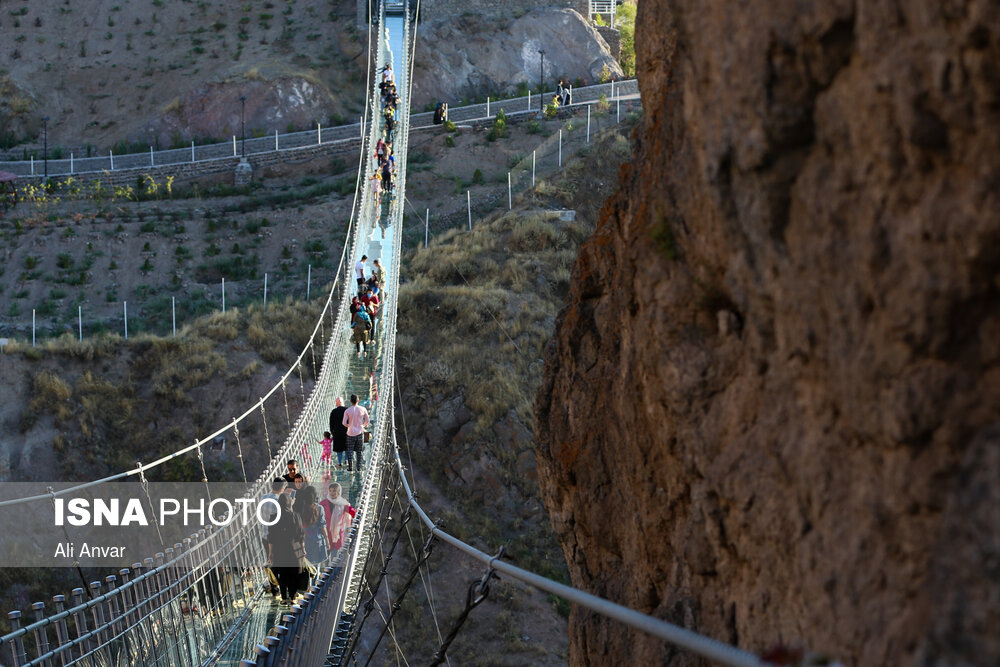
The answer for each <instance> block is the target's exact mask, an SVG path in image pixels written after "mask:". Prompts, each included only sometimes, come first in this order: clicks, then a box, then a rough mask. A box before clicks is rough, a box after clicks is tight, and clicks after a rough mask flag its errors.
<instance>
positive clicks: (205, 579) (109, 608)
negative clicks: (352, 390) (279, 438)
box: [0, 92, 377, 665]
mask: <svg viewBox="0 0 1000 667" xmlns="http://www.w3.org/2000/svg"><path fill="white" fill-rule="evenodd" d="M372 94H373V96H374V94H375V93H374V92H373V93H372ZM375 99H376V100H377V98H375ZM373 131H374V130H373ZM366 152H368V151H367V148H366V147H364V146H363V147H362V154H361V157H362V158H363V157H364V156H365V154H366ZM359 164H360V161H359ZM364 183H365V182H364V181H363V179H361V174H360V173H359V175H358V187H360V188H364V187H365V186H364ZM358 199H363V198H359V197H356V198H355V200H358ZM363 214H364V211H363V210H361V209H356V210H355V212H354V213H353V214H352V221H351V225H350V227H349V231H348V233H349V236H350V239H349V242H348V243H345V245H344V251H343V253H342V255H341V258H340V265H339V267H338V270H337V275H338V277H337V279H336V280H335V282H334V285H333V287H332V288H331V290H330V292H329V294H328V296H327V299H326V302H325V304H324V307H323V310H322V313H321V315H320V317H319V319H318V320H317V321H316V323H315V326H314V328H313V331H312V334H311V336H310V339H309V342H308V343H307V344H306V346H305V347H304V349H303V350H302V352H301V353H300V354H299V356H298V358H297V359H296V361H295V362H294V363H293V364H292V365H291V367H290V368H289V369H288V371H287V372H286V373H285V374H284V375H283V376H282V377H281V379H280V380H279V381H278V382H277V383H276V384H275V385H274V386H273V387H272V388H271V389H270V391H269V392H268V393H267V394H266V395H265V396H264V397H262V398H261V399H260V400H259V401H257V402H256V403H254V404H253V405H252V406H251V407H250V408H248V409H247V410H246V411H245V412H244V413H243V414H242V415H240V416H239V417H238V418H234V419H233V420H232V422H231V423H228V424H226V425H225V426H223V427H222V428H220V429H218V430H217V431H216V432H215V433H212V434H211V435H209V436H207V437H205V438H203V439H200V440H198V441H196V442H195V443H194V444H192V445H189V446H187V447H183V448H181V449H179V450H177V451H174V452H171V453H169V454H166V455H164V456H162V457H160V458H159V459H157V460H156V461H153V462H152V463H149V464H146V465H143V464H137V465H136V467H135V468H133V469H132V470H128V471H125V472H122V473H117V474H114V475H110V476H108V477H105V478H103V479H100V480H94V481H91V482H86V483H83V484H78V485H74V486H72V487H70V488H67V489H62V490H60V491H50V492H49V493H46V494H39V495H36V496H31V497H26V498H19V499H16V500H12V501H3V502H0V506H2V507H7V506H10V505H16V504H21V503H32V502H51V501H52V499H54V498H55V497H56V496H61V495H66V494H71V493H75V492H77V491H80V490H82V489H85V488H90V487H93V486H98V485H101V484H105V483H108V482H112V481H117V480H125V479H129V478H139V479H142V480H145V475H146V474H147V473H148V472H149V471H150V470H151V469H155V468H158V467H159V466H162V465H164V464H167V463H168V462H170V461H173V460H174V459H176V458H179V457H182V456H185V455H191V456H194V455H197V457H198V460H199V462H200V463H201V464H202V474H203V476H204V475H205V470H204V464H203V458H202V448H203V447H204V446H206V445H208V444H209V443H211V442H212V441H213V440H214V439H215V438H216V437H217V436H221V435H224V434H232V435H233V436H234V437H235V441H236V443H237V447H238V448H239V452H240V453H239V459H240V464H241V467H242V470H243V478H244V482H245V483H246V487H247V493H246V497H247V498H259V497H260V496H261V495H263V494H264V493H265V492H267V491H269V490H270V481H271V480H272V479H273V478H274V477H276V476H278V475H280V474H281V473H282V472H284V462H285V460H286V459H287V458H296V457H297V455H298V452H299V450H300V449H301V447H302V443H303V442H307V441H308V438H310V437H311V436H312V435H313V433H315V431H316V430H317V429H318V430H319V431H320V432H322V430H323V429H324V427H325V425H326V423H327V417H328V415H329V413H330V410H331V409H332V407H333V405H332V403H333V398H334V396H336V395H337V393H338V392H339V391H340V390H341V389H342V387H343V385H344V378H345V377H346V374H347V365H346V355H344V354H343V350H342V346H341V345H340V344H339V342H340V341H341V340H342V339H344V338H345V336H346V332H347V331H348V316H349V313H348V301H349V298H348V297H349V293H350V290H349V286H350V285H351V281H350V280H349V276H350V272H351V266H353V265H352V264H348V263H346V259H347V258H348V257H354V256H356V255H357V253H358V252H359V247H360V242H361V239H362V229H365V230H367V229H368V228H370V224H369V223H368V222H365V221H363V220H362V217H363ZM369 220H370V217H369ZM328 325H329V331H328V332H327V326H328ZM327 333H328V334H329V336H327ZM317 350H318V351H319V364H320V365H319V372H318V374H317V373H316V368H317V366H316V361H317V360H316V356H317V355H316V352H317ZM310 361H311V362H312V367H313V370H314V373H313V377H316V381H315V383H314V384H313V386H312V387H310V388H309V391H308V397H306V388H305V383H304V382H303V372H302V366H303V364H306V365H307V366H308V364H309V362H310ZM296 373H297V374H298V376H299V377H298V380H299V381H298V384H299V389H300V391H301V392H302V395H303V399H304V407H303V409H302V410H301V411H300V412H299V413H298V415H297V416H296V417H295V420H294V423H291V415H290V413H289V410H288V402H287V393H286V385H287V384H289V383H294V379H295V378H294V375H295V374H296ZM317 375H318V377H317ZM280 398H283V399H284V412H285V417H286V420H287V421H288V422H289V432H288V436H287V437H286V438H285V441H284V444H283V445H282V446H280V447H279V448H278V451H277V452H276V453H274V452H273V451H272V448H271V445H270V441H269V439H268V430H267V421H266V410H265V405H267V404H268V403H267V402H268V401H275V400H279V399H280ZM273 409H274V406H273V405H272V410H273ZM278 409H279V411H280V407H279V408H278ZM258 414H259V416H260V418H261V420H262V421H263V425H264V438H265V441H266V443H267V446H268V457H269V462H268V464H267V465H266V466H265V469H264V471H263V472H262V473H261V474H260V476H259V477H258V478H257V479H256V480H255V481H253V482H251V481H250V480H249V479H248V478H247V476H246V469H245V465H244V464H243V448H242V445H241V444H240V442H241V441H240V437H239V427H240V426H241V425H243V426H246V424H245V423H244V422H245V421H246V420H247V419H256V417H257V416H258ZM246 430H247V429H246V428H245V429H244V431H246ZM244 440H247V438H246V436H244ZM206 479H207V477H206ZM262 538H263V535H262V531H261V527H260V526H259V524H257V523H256V522H249V523H247V524H245V525H244V524H241V523H239V522H233V523H231V524H229V525H228V526H226V527H223V528H215V527H206V528H204V529H202V530H200V531H198V532H197V533H195V534H193V535H192V536H190V537H189V538H186V539H185V540H183V541H182V542H180V543H176V544H174V545H173V546H166V548H164V550H163V552H161V553H158V554H156V556H155V557H149V558H146V559H145V561H143V562H142V563H135V564H133V566H132V568H128V569H122V570H120V571H119V572H118V574H117V575H110V576H109V577H107V578H106V579H105V580H104V582H101V581H95V582H93V583H91V584H90V586H89V589H90V590H89V591H85V590H84V589H82V588H80V589H76V590H74V591H73V594H72V604H71V607H70V608H69V609H66V608H65V597H63V596H56V597H55V598H54V599H53V602H54V604H55V606H56V610H55V613H54V614H51V615H46V610H45V605H44V604H42V603H36V604H35V605H33V608H34V612H35V613H34V617H35V618H34V621H33V622H30V623H28V624H26V625H25V624H23V621H22V618H21V612H19V611H14V612H11V613H10V615H9V617H10V620H11V623H12V627H13V630H12V632H10V633H8V634H7V635H5V636H3V637H0V650H3V651H5V652H6V651H9V655H10V657H11V659H12V660H13V664H15V665H22V664H31V665H49V664H55V663H60V664H92V665H93V664H143V665H160V664H163V665H188V664H200V663H202V662H203V661H208V660H212V659H214V658H216V657H218V656H219V655H221V653H222V652H223V651H224V650H225V649H226V648H227V646H228V645H229V643H230V642H233V641H234V640H235V638H236V637H237V635H238V633H237V632H236V629H237V628H239V627H240V626H241V625H242V624H244V623H246V622H247V619H248V618H249V617H250V616H251V615H252V611H253V608H254V607H255V605H257V604H258V603H259V602H260V600H261V599H262V598H263V596H264V594H265V592H266V590H267V589H268V579H267V576H266V572H265V568H264V563H266V554H265V553H264V542H263V539H262ZM87 592H89V593H90V595H91V596H92V598H91V599H89V600H86V601H84V593H87ZM210 607H211V608H210ZM70 622H72V630H71V623H70ZM53 633H54V634H55V637H53ZM8 647H9V648H8Z"/></svg>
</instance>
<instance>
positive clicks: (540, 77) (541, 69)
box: [538, 49, 545, 113]
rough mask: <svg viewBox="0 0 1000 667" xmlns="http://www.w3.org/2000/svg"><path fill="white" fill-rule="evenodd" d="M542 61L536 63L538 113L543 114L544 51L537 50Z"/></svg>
mask: <svg viewBox="0 0 1000 667" xmlns="http://www.w3.org/2000/svg"><path fill="white" fill-rule="evenodd" d="M538 55H540V56H541V57H542V59H541V60H540V61H539V63H538V113H544V112H545V49H538Z"/></svg>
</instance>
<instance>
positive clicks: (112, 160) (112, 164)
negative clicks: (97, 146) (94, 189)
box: [108, 150, 115, 171]
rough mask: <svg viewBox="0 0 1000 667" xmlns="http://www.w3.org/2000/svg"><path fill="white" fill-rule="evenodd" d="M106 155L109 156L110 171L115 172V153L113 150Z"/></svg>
mask: <svg viewBox="0 0 1000 667" xmlns="http://www.w3.org/2000/svg"><path fill="white" fill-rule="evenodd" d="M108 155H110V156H111V171H114V170H115V152H114V151H113V150H112V151H108Z"/></svg>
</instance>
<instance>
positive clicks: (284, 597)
mask: <svg viewBox="0 0 1000 667" xmlns="http://www.w3.org/2000/svg"><path fill="white" fill-rule="evenodd" d="M278 506H279V507H280V508H281V515H280V516H279V517H278V522H277V523H276V524H274V525H273V526H271V527H270V528H269V529H268V531H267V540H268V560H269V561H270V562H271V570H272V571H273V572H274V576H275V578H277V580H278V589H279V591H280V592H281V603H282V604H291V603H292V599H293V598H294V597H295V594H296V593H297V592H298V587H299V582H300V580H301V574H302V559H303V558H304V557H305V552H306V547H305V531H304V530H303V529H302V522H301V521H300V520H299V517H298V515H297V514H296V513H295V512H293V511H292V499H291V498H289V497H288V496H287V495H286V494H281V495H280V496H278Z"/></svg>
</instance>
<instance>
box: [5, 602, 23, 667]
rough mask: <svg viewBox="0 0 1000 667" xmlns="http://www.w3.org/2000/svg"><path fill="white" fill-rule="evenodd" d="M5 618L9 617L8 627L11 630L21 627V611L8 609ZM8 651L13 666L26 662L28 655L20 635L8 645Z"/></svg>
mask: <svg viewBox="0 0 1000 667" xmlns="http://www.w3.org/2000/svg"><path fill="white" fill-rule="evenodd" d="M7 618H9V619H10V629H11V631H12V632H13V631H14V630H20V629H21V612H19V611H9V612H7ZM10 653H11V658H13V660H14V665H15V667H17V666H18V665H21V664H22V663H24V662H27V659H28V656H27V655H25V653H24V641H22V639H21V635H18V636H17V637H15V638H14V641H13V643H12V644H11V645H10Z"/></svg>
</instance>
